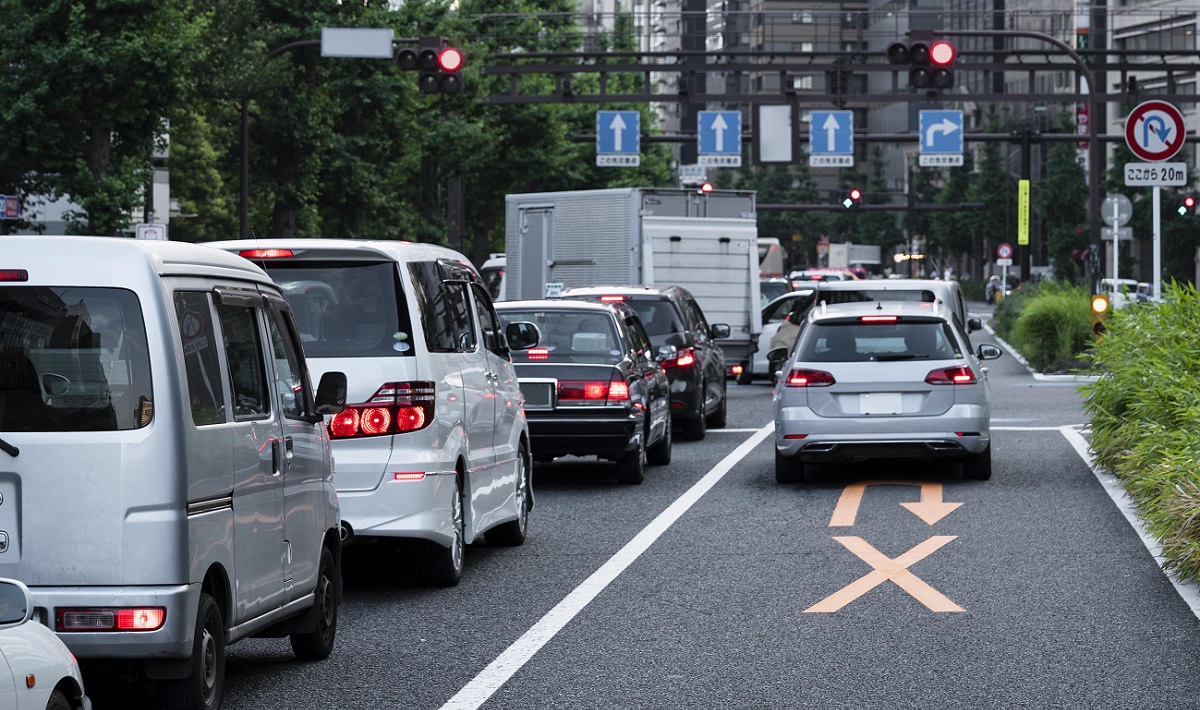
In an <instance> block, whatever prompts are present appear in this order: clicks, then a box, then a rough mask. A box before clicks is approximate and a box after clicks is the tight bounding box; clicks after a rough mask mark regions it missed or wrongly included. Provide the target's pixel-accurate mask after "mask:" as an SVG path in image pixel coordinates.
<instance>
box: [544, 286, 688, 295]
mask: <svg viewBox="0 0 1200 710" xmlns="http://www.w3.org/2000/svg"><path fill="white" fill-rule="evenodd" d="M683 290H684V289H683V288H682V287H679V286H580V287H576V288H569V289H567V290H565V291H563V295H564V296H603V295H605V294H613V295H615V296H665V295H668V294H669V293H670V292H672V291H683Z"/></svg>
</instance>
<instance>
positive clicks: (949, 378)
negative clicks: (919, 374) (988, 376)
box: [925, 365, 975, 385]
mask: <svg viewBox="0 0 1200 710" xmlns="http://www.w3.org/2000/svg"><path fill="white" fill-rule="evenodd" d="M925 381H926V382H928V383H929V384H931V385H973V384H975V373H974V372H971V368H969V367H967V366H966V365H957V366H955V367H947V368H945V369H944V370H934V371H933V372H930V373H929V374H928V375H926V376H925Z"/></svg>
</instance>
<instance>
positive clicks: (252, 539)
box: [216, 292, 286, 623]
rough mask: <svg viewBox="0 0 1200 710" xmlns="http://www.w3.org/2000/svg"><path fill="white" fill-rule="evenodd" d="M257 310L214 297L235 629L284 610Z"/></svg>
mask: <svg viewBox="0 0 1200 710" xmlns="http://www.w3.org/2000/svg"><path fill="white" fill-rule="evenodd" d="M262 303H263V300H262V297H261V296H260V295H258V294H257V293H255V294H252V295H251V294H246V293H241V292H218V294H217V305H216V310H217V319H218V321H219V323H220V326H221V336H220V337H221V338H222V340H221V342H223V343H224V345H225V352H224V355H225V360H226V367H225V368H224V371H225V372H226V373H227V378H228V381H229V388H230V392H231V396H232V412H231V417H230V419H229V420H227V421H231V424H230V425H229V426H230V428H231V429H232V432H233V441H232V444H233V446H232V448H233V471H234V481H233V543H234V549H233V560H234V579H235V583H234V585H233V588H234V594H235V600H234V601H235V604H236V606H235V612H234V616H235V618H234V622H235V623H237V622H241V621H245V620H248V619H252V618H254V617H256V616H259V615H260V614H263V613H266V612H268V611H271V610H272V609H275V608H278V607H279V606H281V605H282V604H283V589H284V581H283V580H284V560H285V558H286V544H285V533H284V493H283V482H284V477H283V472H284V466H285V462H284V455H283V449H282V447H281V443H282V442H281V439H282V436H281V433H282V432H281V429H280V424H279V420H278V410H279V407H278V405H277V404H275V403H274V401H273V397H272V396H271V394H270V393H271V387H270V385H269V383H268V379H267V373H268V372H270V371H271V369H270V364H269V362H268V360H267V358H266V348H265V347H264V332H265V322H264V321H263V314H262V308H261V306H262Z"/></svg>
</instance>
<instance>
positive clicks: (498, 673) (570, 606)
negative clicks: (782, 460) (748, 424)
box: [442, 422, 775, 710]
mask: <svg viewBox="0 0 1200 710" xmlns="http://www.w3.org/2000/svg"><path fill="white" fill-rule="evenodd" d="M714 431H718V430H715V429H714ZM748 431H753V432H754V435H753V436H751V437H750V438H749V439H746V440H745V441H744V442H742V443H741V445H740V446H738V447H737V448H736V449H734V450H733V452H732V453H730V454H729V455H728V456H726V457H725V458H723V459H721V461H720V463H718V464H717V465H716V466H714V467H713V468H712V469H711V470H710V471H709V472H708V473H706V474H704V477H703V478H701V479H700V480H699V481H697V482H696V484H695V485H693V486H692V487H691V488H689V489H688V490H687V492H686V493H684V494H683V495H681V496H679V498H677V499H676V500H675V502H674V503H671V505H669V506H667V509H666V510H664V511H663V512H661V513H659V514H658V517H656V518H655V519H654V520H652V521H650V524H649V525H647V526H646V527H644V528H642V530H641V532H639V533H638V534H637V535H635V536H634V538H633V539H632V540H630V541H629V542H628V543H627V544H626V545H625V547H623V548H621V549H620V550H619V551H618V552H617V553H616V554H615V555H613V556H612V557H611V558H609V560H608V561H607V562H605V563H604V565H603V566H601V567H600V569H598V570H596V571H595V572H593V573H592V576H590V577H588V578H587V579H585V580H584V581H583V583H582V584H580V585H579V586H578V587H576V588H575V589H574V590H572V591H571V593H570V594H568V595H567V596H566V597H565V598H563V600H562V601H561V602H559V603H558V605H557V606H555V607H554V608H553V609H551V610H550V611H549V612H547V613H546V615H545V616H543V617H542V618H541V619H539V620H538V622H537V623H536V624H534V625H533V626H532V627H531V628H530V629H529V630H528V631H526V632H525V633H524V635H522V636H521V638H519V639H517V640H516V641H514V642H513V643H512V645H511V646H509V647H508V648H507V649H505V650H504V652H503V653H501V654H500V655H499V656H498V657H497V658H496V660H494V661H492V662H491V663H489V664H488V667H487V668H484V669H483V670H482V671H481V672H480V673H479V675H477V676H475V677H474V678H473V679H472V680H471V682H469V683H467V684H466V685H465V686H463V688H462V690H459V691H458V692H457V693H456V694H455V695H454V697H452V698H450V699H449V700H447V701H446V704H445V705H443V706H442V710H468V709H469V710H475V708H478V707H480V706H481V705H483V704H484V703H485V702H487V700H488V698H490V697H492V695H493V694H495V692H496V691H497V690H499V689H500V687H501V686H503V685H504V684H505V683H506V682H508V679H509V678H512V677H513V675H514V674H515V673H516V672H517V671H519V670H521V668H522V667H524V665H525V664H526V663H528V662H529V659H531V658H533V656H534V654H536V653H537V652H538V651H539V650H540V649H541V648H542V646H545V645H546V644H547V643H548V642H549V641H550V640H551V639H553V638H554V637H555V636H556V635H557V634H558V632H559V631H561V630H562V629H563V627H565V626H566V625H567V624H568V623H570V622H571V620H572V619H574V618H575V617H576V616H577V615H578V614H579V612H581V611H583V609H584V608H585V607H586V606H587V605H588V604H590V603H591V601H592V600H593V599H595V598H596V596H597V595H598V594H600V592H602V591H604V589H605V588H606V587H608V585H609V584H611V583H612V582H613V580H615V579H616V578H617V577H619V576H620V575H621V573H622V572H624V571H625V569H626V568H627V567H629V565H631V564H633V563H634V561H636V560H637V558H639V557H641V555H642V553H644V552H645V551H646V550H648V549H649V548H650V546H651V545H653V544H654V543H655V541H657V540H658V538H660V537H662V534H663V533H665V532H666V531H667V530H669V529H670V527H671V526H672V525H674V524H675V522H676V521H678V520H679V518H680V517H682V516H683V514H684V513H686V512H687V511H688V510H689V509H690V508H691V507H692V506H693V505H695V504H696V502H697V501H698V500H700V498H702V497H703V496H704V494H705V493H708V491H709V490H711V489H712V487H713V486H715V485H716V484H717V483H718V482H719V481H720V480H721V479H722V478H724V477H725V474H727V473H729V471H730V470H731V469H733V467H734V465H736V464H737V463H738V462H740V461H741V460H742V459H744V458H745V457H746V455H747V454H749V453H750V452H751V451H753V450H754V447H756V446H758V445H759V444H760V443H762V441H763V440H764V439H766V438H767V437H768V436H770V435H771V434H773V433H774V431H775V424H774V422H772V423H771V424H768V425H766V426H765V427H763V428H761V429H751V430H748Z"/></svg>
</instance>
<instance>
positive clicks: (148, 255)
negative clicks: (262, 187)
mask: <svg viewBox="0 0 1200 710" xmlns="http://www.w3.org/2000/svg"><path fill="white" fill-rule="evenodd" d="M344 402H345V375H342V374H341V373H330V374H329V375H328V376H327V377H326V378H324V379H323V381H322V382H321V387H320V388H319V389H318V391H316V392H314V391H313V388H312V385H311V383H310V380H309V375H308V371H307V370H306V368H305V361H304V354H303V350H302V345H301V340H300V334H299V332H298V330H297V328H296V323H295V320H294V318H293V317H292V313H291V308H290V307H289V306H288V304H287V302H286V301H285V300H284V299H283V294H282V292H281V291H280V289H279V287H277V286H276V285H275V284H274V283H272V282H271V280H270V279H269V278H267V275H266V274H265V273H263V271H262V270H261V269H259V268H258V267H256V266H254V265H253V264H250V263H249V262H247V261H245V260H244V259H239V258H237V257H235V256H232V255H229V254H223V253H220V252H217V251H215V250H213V249H208V248H206V247H200V246H196V245H191V244H180V243H172V242H159V241H143V240H134V239H120V238H110V237H68V236H2V237H0V577H12V578H17V579H20V580H22V581H23V582H25V583H26V584H27V585H28V587H29V589H30V591H31V592H32V596H33V601H34V605H35V609H34V614H33V616H34V618H35V619H36V620H37V621H38V622H40V623H42V624H45V625H46V626H48V627H50V628H51V629H53V630H54V631H55V632H57V633H58V635H59V637H60V638H61V639H62V640H63V642H64V643H66V645H67V646H68V647H69V648H70V649H71V651H72V652H73V653H74V654H75V655H76V656H77V657H78V658H79V659H80V661H81V663H83V664H84V672H85V673H87V672H88V668H89V667H91V668H92V669H94V670H95V671H96V672H97V673H106V674H107V673H108V671H109V669H110V667H111V666H117V667H119V669H120V670H119V671H114V674H115V673H116V672H120V673H121V674H122V675H124V674H126V672H127V671H130V670H132V671H135V672H138V673H140V674H141V675H142V676H143V677H145V678H149V679H151V680H154V681H161V683H160V684H161V695H162V699H163V704H164V706H165V707H168V708H204V709H205V710H213V709H214V708H218V707H220V705H221V699H222V696H223V689H224V677H225V647H226V645H227V644H230V643H233V642H235V641H238V640H241V639H243V638H247V637H251V636H270V637H278V636H289V637H290V639H291V645H292V649H293V650H294V652H295V654H296V655H297V656H298V657H300V658H303V659H320V658H325V657H326V656H328V655H329V654H330V652H331V651H332V649H333V643H334V634H335V632H336V629H337V606H338V602H339V601H340V597H341V584H342V582H341V567H340V565H341V541H340V525H339V517H338V502H337V495H336V493H335V491H334V489H333V482H332V457H331V450H330V444H329V438H328V435H327V434H326V430H325V426H324V423H323V415H322V413H323V412H336V411H340V410H341V408H342V405H343V404H344Z"/></svg>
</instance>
